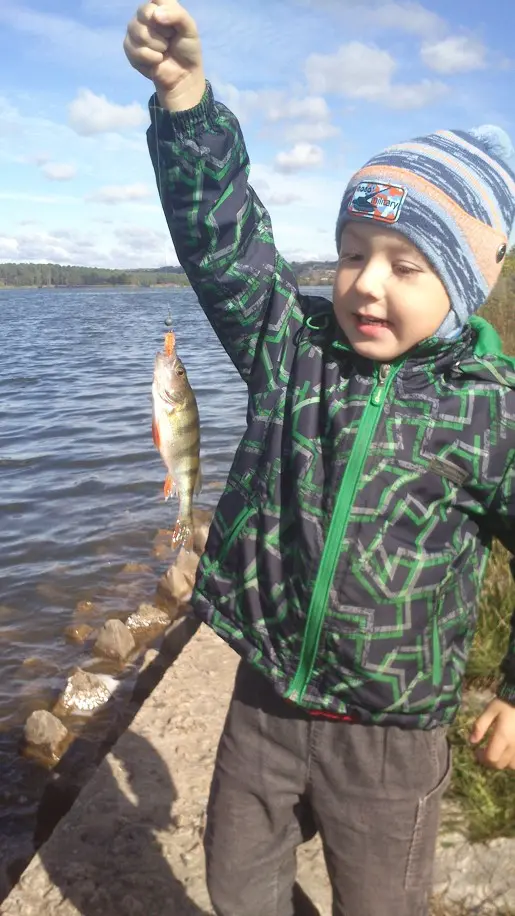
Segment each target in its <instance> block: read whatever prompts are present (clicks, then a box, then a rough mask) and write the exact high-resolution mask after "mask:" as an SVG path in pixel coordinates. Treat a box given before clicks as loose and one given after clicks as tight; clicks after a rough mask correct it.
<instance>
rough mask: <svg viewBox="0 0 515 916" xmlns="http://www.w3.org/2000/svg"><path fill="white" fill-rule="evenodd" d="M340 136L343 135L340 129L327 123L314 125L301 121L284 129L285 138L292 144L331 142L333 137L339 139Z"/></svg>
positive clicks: (322, 122) (321, 122)
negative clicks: (304, 141)
mask: <svg viewBox="0 0 515 916" xmlns="http://www.w3.org/2000/svg"><path fill="white" fill-rule="evenodd" d="M338 134H341V130H340V128H339V127H336V125H334V124H330V123H329V122H326V121H319V122H318V123H314V124H313V123H311V122H309V121H300V122H299V123H298V124H288V126H287V127H285V129H284V136H285V137H286V139H287V140H289V141H290V143H299V142H302V141H303V140H307V141H321V140H330V138H331V137H337V136H338Z"/></svg>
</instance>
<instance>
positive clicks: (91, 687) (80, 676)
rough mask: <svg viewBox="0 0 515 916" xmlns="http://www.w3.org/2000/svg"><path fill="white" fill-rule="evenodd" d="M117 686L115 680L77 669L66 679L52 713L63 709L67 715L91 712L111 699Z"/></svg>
mask: <svg viewBox="0 0 515 916" xmlns="http://www.w3.org/2000/svg"><path fill="white" fill-rule="evenodd" d="M117 686H118V681H116V680H115V678H112V677H109V676H108V675H99V674H89V673H88V672H87V671H82V670H81V669H80V668H79V669H78V670H77V671H76V672H75V674H73V675H72V676H71V677H70V678H69V679H68V683H67V685H66V687H65V689H64V691H63V693H62V694H61V696H60V697H59V699H58V701H57V703H56V706H55V709H54V711H56V710H61V709H63V710H64V711H65V712H68V713H70V712H72V713H74V712H75V713H85V712H92V711H93V710H94V709H98V708H99V707H100V706H104V704H105V703H107V702H108V701H109V700H110V699H111V697H112V695H113V693H114V691H115V690H116V687H117Z"/></svg>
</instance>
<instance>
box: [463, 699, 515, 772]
mask: <svg viewBox="0 0 515 916" xmlns="http://www.w3.org/2000/svg"><path fill="white" fill-rule="evenodd" d="M489 728H492V731H491V733H490V736H489V741H488V745H487V746H486V747H485V748H478V749H477V751H476V759H477V760H478V761H479V763H482V764H483V766H486V767H490V768H491V769H493V770H506V769H509V770H515V707H514V706H510V704H509V703H505V702H504V700H499V699H497V698H496V699H495V700H492V701H491V703H489V704H488V706H487V707H486V709H485V711H484V712H483V713H482V714H481V715H480V716H479V718H478V719H476V721H475V723H474V728H473V729H472V732H471V735H470V743H471V744H479V742H480V741H482V740H483V738H484V737H485V735H486V733H487V731H488V729H489Z"/></svg>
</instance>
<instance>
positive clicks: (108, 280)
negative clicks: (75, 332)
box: [0, 261, 336, 288]
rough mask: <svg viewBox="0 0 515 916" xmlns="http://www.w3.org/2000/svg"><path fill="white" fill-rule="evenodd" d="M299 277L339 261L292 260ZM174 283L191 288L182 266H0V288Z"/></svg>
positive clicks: (314, 275)
mask: <svg viewBox="0 0 515 916" xmlns="http://www.w3.org/2000/svg"><path fill="white" fill-rule="evenodd" d="M291 266H292V268H293V270H294V271H295V274H296V276H297V277H298V278H299V279H300V280H301V281H302V282H306V283H309V282H316V281H317V280H320V277H321V276H322V275H324V274H325V273H326V272H327V271H334V270H335V268H336V261H302V262H300V261H293V262H292V264H291ZM169 283H174V284H177V285H179V286H188V285H189V281H188V278H187V277H186V274H185V273H184V271H183V269H182V267H175V266H167V267H159V268H156V269H151V268H150V269H148V268H128V269H122V270H112V269H108V268H103V267H76V266H68V265H63V264H35V263H15V262H8V263H5V264H0V288H1V287H2V286H9V287H11V286H14V287H27V286H29V287H33V286H35V287H39V288H45V287H77V286H142V287H149V286H163V285H166V284H169Z"/></svg>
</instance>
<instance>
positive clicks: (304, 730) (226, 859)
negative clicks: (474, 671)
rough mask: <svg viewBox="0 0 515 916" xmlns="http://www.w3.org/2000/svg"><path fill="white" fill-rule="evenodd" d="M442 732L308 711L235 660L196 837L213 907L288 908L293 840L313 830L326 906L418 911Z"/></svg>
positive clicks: (235, 912)
mask: <svg viewBox="0 0 515 916" xmlns="http://www.w3.org/2000/svg"><path fill="white" fill-rule="evenodd" d="M446 731H447V730H446V729H445V728H443V727H441V728H437V729H435V730H432V731H422V730H420V731H413V730H410V731H408V730H404V729H400V728H396V727H394V726H388V727H380V726H364V725H359V724H351V723H347V722H340V721H331V720H327V719H319V718H313V717H311V716H308V715H307V714H305V713H304V712H302V711H301V710H298V709H295V708H294V707H292V705H291V704H289V703H288V702H287V701H285V700H282V699H280V698H279V697H277V696H276V694H275V693H274V691H273V688H272V687H271V685H269V684H268V682H267V681H265V679H264V678H262V677H261V676H260V675H259V674H257V673H256V672H254V671H253V670H252V669H251V668H250V667H249V666H248V665H246V664H245V663H242V664H241V665H240V667H239V669H238V674H237V677H236V683H235V688H234V694H233V697H232V700H231V704H230V707H229V711H228V714H227V719H226V723H225V727H224V731H223V734H222V737H221V741H220V745H219V749H218V755H217V760H216V766H215V772H214V776H213V782H212V786H211V793H210V799H209V805H208V816H207V824H206V832H205V841H204V845H205V852H206V869H207V881H208V888H209V893H210V896H211V900H212V903H213V907H214V909H215V912H216V913H217V916H296V914H297V913H298V912H299V911H298V910H296V905H295V902H294V899H295V895H294V892H293V887H294V882H295V872H296V849H297V847H298V846H299V845H300V844H301V843H302V842H304V841H306V840H307V839H309V838H310V837H311V836H313V835H314V834H315V832H316V831H319V833H320V836H321V839H322V843H323V848H324V854H325V860H326V865H327V870H328V873H329V878H330V881H331V885H332V891H333V916H426V914H427V913H428V905H429V899H430V893H431V885H432V872H433V863H434V857H435V846H436V838H437V833H438V823H439V814H440V803H441V798H442V795H443V793H444V791H445V789H446V788H447V786H448V784H449V781H450V777H451V751H450V745H449V741H448V738H447V733H446Z"/></svg>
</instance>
